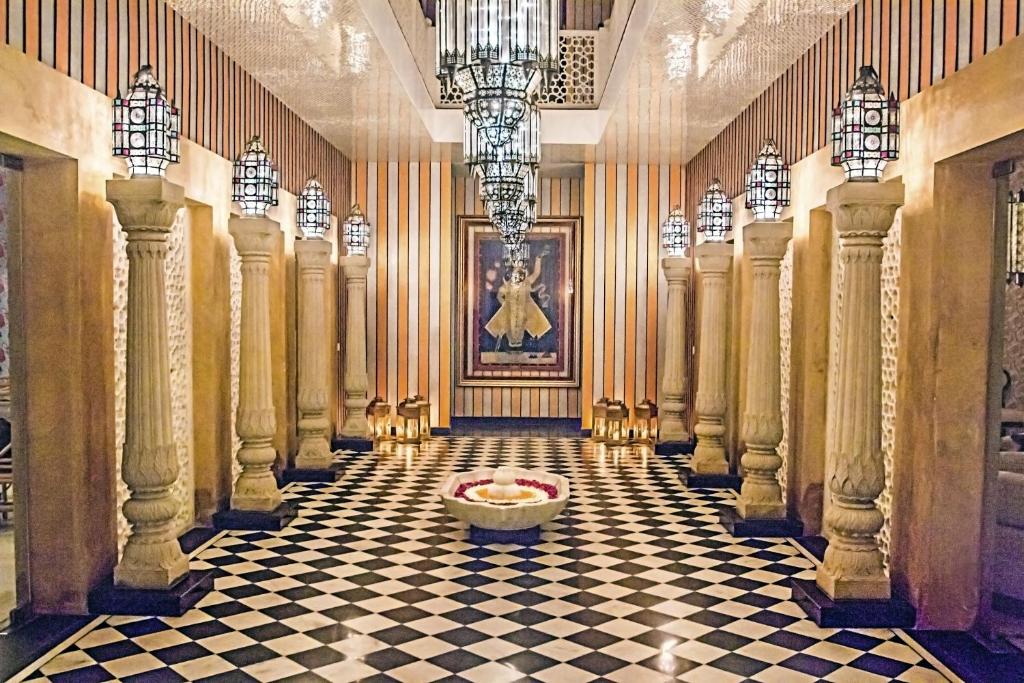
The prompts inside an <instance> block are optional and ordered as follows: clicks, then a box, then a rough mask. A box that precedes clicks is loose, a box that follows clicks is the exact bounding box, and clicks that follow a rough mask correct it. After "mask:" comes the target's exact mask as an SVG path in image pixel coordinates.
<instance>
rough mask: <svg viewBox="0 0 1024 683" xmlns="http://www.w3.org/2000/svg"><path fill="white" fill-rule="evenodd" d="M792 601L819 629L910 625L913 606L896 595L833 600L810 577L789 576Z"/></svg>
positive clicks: (905, 626)
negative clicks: (871, 598) (869, 598)
mask: <svg viewBox="0 0 1024 683" xmlns="http://www.w3.org/2000/svg"><path fill="white" fill-rule="evenodd" d="M790 585H791V586H792V589H793V600H794V602H796V604H798V605H800V609H802V610H803V611H804V612H806V613H807V616H809V617H810V618H811V619H812V620H814V623H816V624H817V625H818V626H821V627H822V628H913V627H914V623H915V621H916V620H917V612H916V610H914V607H913V606H912V605H911V604H910V603H908V602H907V601H906V600H903V599H902V598H899V597H895V596H894V597H892V598H889V599H888V600H833V599H832V598H830V597H828V596H827V595H825V592H824V591H823V590H821V589H820V588H818V585H817V584H816V583H815V582H814V580H813V579H791V580H790Z"/></svg>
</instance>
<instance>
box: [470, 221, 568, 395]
mask: <svg viewBox="0 0 1024 683" xmlns="http://www.w3.org/2000/svg"><path fill="white" fill-rule="evenodd" d="M460 228H461V230H462V233H463V234H462V240H461V245H462V246H463V249H462V258H461V259H460V264H461V265H462V266H463V273H462V274H460V277H459V280H458V281H459V282H460V285H461V286H460V290H461V291H460V303H461V304H462V306H461V308H460V310H461V312H462V313H461V314H460V323H461V325H460V335H459V337H460V345H459V346H460V381H461V382H462V383H463V384H491V385H494V384H517V385H524V384H544V385H546V386H553V385H562V386H567V385H574V383H575V382H576V381H577V373H576V355H577V354H576V352H575V345H576V342H577V311H576V305H575V297H574V294H573V292H574V291H575V282H574V278H575V276H576V271H577V268H576V256H577V249H576V243H575V240H576V222H575V221H574V220H566V219H558V220H551V221H548V222H544V221H542V222H541V223H540V224H538V226H536V227H535V228H534V230H533V231H531V233H530V234H529V235H528V237H527V239H526V248H525V250H524V252H525V253H524V254H523V258H521V259H519V260H518V261H510V260H509V259H508V258H507V254H506V252H505V248H504V245H503V244H502V242H501V240H500V238H499V237H498V235H497V234H496V233H495V232H494V231H493V229H491V228H490V226H489V225H488V224H487V223H486V222H485V221H484V220H483V219H469V218H467V219H463V220H462V221H461V222H460Z"/></svg>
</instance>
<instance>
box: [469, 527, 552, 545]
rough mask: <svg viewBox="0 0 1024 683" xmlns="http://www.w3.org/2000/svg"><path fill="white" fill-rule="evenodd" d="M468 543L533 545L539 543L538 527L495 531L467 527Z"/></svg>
mask: <svg viewBox="0 0 1024 683" xmlns="http://www.w3.org/2000/svg"><path fill="white" fill-rule="evenodd" d="M469 542H470V543H476V544H477V545H490V544H492V543H493V544H497V545H533V544H534V543H540V527H539V526H534V527H530V528H529V529H514V530H496V529H481V528H480V527H478V526H472V525H470V527H469Z"/></svg>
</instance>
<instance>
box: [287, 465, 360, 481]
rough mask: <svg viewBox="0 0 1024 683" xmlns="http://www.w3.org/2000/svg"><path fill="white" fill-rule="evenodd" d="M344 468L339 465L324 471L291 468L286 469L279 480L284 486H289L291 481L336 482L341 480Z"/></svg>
mask: <svg viewBox="0 0 1024 683" xmlns="http://www.w3.org/2000/svg"><path fill="white" fill-rule="evenodd" d="M344 469H345V468H344V467H343V466H342V465H341V463H334V464H333V465H331V466H330V467H327V468H324V469H312V468H306V467H291V468H289V469H286V470H285V471H284V472H283V473H282V474H281V478H282V479H283V480H284V482H285V483H286V484H290V483H291V482H293V481H299V482H317V481H319V482H336V481H338V480H339V479H341V475H342V472H344Z"/></svg>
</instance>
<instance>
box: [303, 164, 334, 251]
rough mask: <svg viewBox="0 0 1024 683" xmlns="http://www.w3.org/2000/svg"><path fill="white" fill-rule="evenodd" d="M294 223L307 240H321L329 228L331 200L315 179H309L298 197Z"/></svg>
mask: <svg viewBox="0 0 1024 683" xmlns="http://www.w3.org/2000/svg"><path fill="white" fill-rule="evenodd" d="M295 222H296V224H297V225H298V226H299V229H300V230H302V234H303V236H305V238H306V239H307V240H322V239H323V238H324V235H325V234H326V233H327V230H328V229H329V228H330V227H331V200H330V199H328V198H327V195H325V194H324V188H323V186H322V185H321V184H320V183H319V182H317V180H316V179H315V178H310V179H309V181H308V182H307V183H306V187H305V188H304V189H303V190H302V194H300V195H299V203H298V210H297V211H296V214H295Z"/></svg>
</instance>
